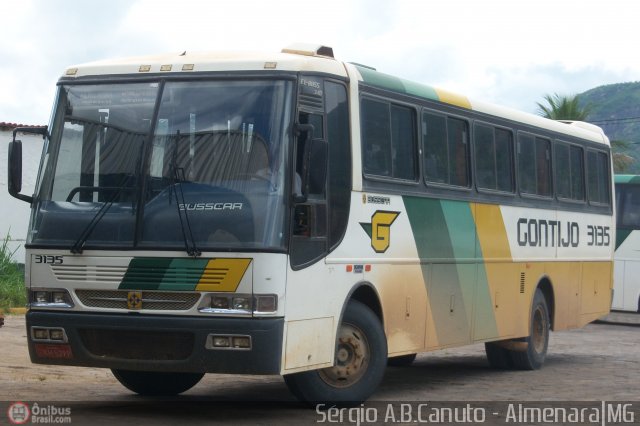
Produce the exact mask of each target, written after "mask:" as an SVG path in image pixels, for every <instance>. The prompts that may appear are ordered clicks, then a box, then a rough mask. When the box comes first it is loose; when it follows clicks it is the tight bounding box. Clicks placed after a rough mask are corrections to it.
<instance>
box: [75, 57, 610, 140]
mask: <svg viewBox="0 0 640 426" xmlns="http://www.w3.org/2000/svg"><path fill="white" fill-rule="evenodd" d="M265 70H267V71H293V72H317V73H326V74H332V75H336V76H338V77H342V78H347V77H348V76H349V75H355V76H357V78H358V80H359V81H362V82H364V83H365V84H368V85H371V86H374V87H378V88H381V89H384V90H389V91H393V92H396V93H402V94H406V95H409V96H415V97H419V98H423V99H430V100H434V101H439V102H444V103H447V104H450V105H454V106H457V107H460V108H464V109H470V110H473V111H477V112H480V113H484V114H488V115H491V116H496V117H501V118H504V119H507V120H513V121H517V122H520V123H524V124H527V125H530V126H533V127H539V128H544V129H548V130H551V131H555V132H559V133H563V134H566V135H569V136H575V137H579V138H583V139H588V140H591V141H594V142H599V143H603V144H606V145H609V140H608V138H607V137H606V135H605V134H604V132H603V131H602V129H601V128H600V127H598V126H595V125H592V124H589V123H583V122H561V121H554V120H548V119H546V118H543V117H540V116H538V115H534V114H529V113H525V112H521V111H517V110H514V109H510V108H505V107H501V106H497V105H493V104H489V103H485V102H478V101H475V100H474V101H472V100H470V99H468V98H467V97H465V96H461V95H457V94H454V93H452V92H448V91H446V90H442V89H438V88H434V87H431V86H428V85H424V84H421V83H416V82H412V81H409V80H404V79H401V78H398V77H394V76H391V75H387V74H384V73H381V72H378V71H376V70H375V69H373V68H369V67H366V66H363V65H359V64H352V63H343V62H340V61H337V60H336V59H335V58H334V57H333V51H332V49H331V48H328V47H325V46H317V45H307V44H294V45H292V46H289V47H287V48H285V49H283V50H282V52H279V53H273V54H269V53H264V52H262V53H255V52H213V53H212V52H193V53H192V52H181V53H174V54H164V55H155V56H140V57H130V58H120V59H111V60H104V61H97V62H91V63H86V64H82V65H75V66H72V67H70V68H68V69H67V70H66V72H65V74H64V75H63V76H62V78H63V79H65V80H67V81H68V80H69V79H73V78H80V77H87V76H99V75H145V74H146V75H148V74H154V75H157V74H171V75H176V74H184V73H195V72H225V71H265Z"/></svg>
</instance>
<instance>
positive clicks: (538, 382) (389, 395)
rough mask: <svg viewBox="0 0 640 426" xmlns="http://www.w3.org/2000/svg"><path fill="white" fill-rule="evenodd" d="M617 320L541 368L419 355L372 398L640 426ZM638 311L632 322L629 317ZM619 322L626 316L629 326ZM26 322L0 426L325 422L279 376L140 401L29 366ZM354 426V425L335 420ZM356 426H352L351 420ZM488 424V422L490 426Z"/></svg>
mask: <svg viewBox="0 0 640 426" xmlns="http://www.w3.org/2000/svg"><path fill="white" fill-rule="evenodd" d="M630 315H632V316H631V317H629V316H628V315H623V316H622V317H621V318H622V320H620V319H619V318H618V320H617V321H616V324H611V323H610V324H606V323H605V324H603V323H600V324H590V325H588V326H586V327H585V328H583V329H579V330H572V331H564V332H558V333H552V337H551V342H550V345H549V354H548V357H547V361H546V363H545V366H544V367H543V368H542V369H541V370H537V371H495V370H491V369H490V368H489V367H488V363H487V361H486V357H485V354H484V346H483V345H481V344H480V345H471V346H467V347H463V348H457V349H447V350H441V351H437V352H432V353H426V354H420V355H419V356H418V358H417V360H416V361H415V362H414V364H413V365H412V366H410V367H404V368H398V367H395V368H388V369H387V373H386V375H385V379H384V381H383V383H382V385H381V386H380V388H379V389H378V390H377V391H376V393H374V395H373V397H372V398H371V400H370V402H369V403H367V404H370V403H371V404H375V403H392V404H400V403H401V402H402V401H405V402H406V401H418V402H420V401H423V402H424V401H429V403H435V402H437V401H465V402H468V401H519V400H525V401H550V402H551V401H596V402H597V403H598V404H599V401H634V407H635V408H634V409H636V410H637V412H638V414H637V419H635V421H637V422H636V423H635V424H640V380H638V378H639V377H640V327H638V325H637V324H636V325H635V326H634V325H624V323H628V322H631V323H634V322H635V323H640V314H630ZM633 315H637V316H633ZM625 318H632V321H627V319H625ZM26 341H27V340H26V330H25V320H24V316H20V315H17V316H16V315H8V316H6V318H5V326H4V327H2V328H0V425H2V424H6V416H5V414H4V413H3V411H4V412H7V408H6V407H7V406H8V405H9V404H10V403H11V401H28V403H31V404H33V402H38V403H39V404H40V405H42V404H45V403H46V402H47V401H65V402H66V403H67V404H72V405H73V404H75V405H73V416H72V417H73V418H72V423H73V424H91V425H95V424H113V423H115V422H127V423H130V422H131V421H132V420H135V422H136V423H137V424H142V425H151V424H154V425H155V424H176V423H184V422H185V420H186V419H188V420H189V423H190V424H227V423H234V424H269V425H270V424H274V425H275V424H278V425H281V424H285V425H299V424H315V423H318V422H321V420H326V417H322V415H319V414H318V413H317V412H316V411H315V410H313V409H311V410H310V409H309V408H307V407H305V406H303V405H301V404H299V403H297V402H296V401H295V400H294V398H293V397H292V396H291V395H290V393H289V391H288V389H287V387H286V386H285V384H284V381H283V379H282V378H281V377H280V376H235V375H214V374H209V375H206V376H205V377H204V379H203V380H202V381H201V382H200V383H199V384H198V385H197V386H195V387H194V388H193V389H191V390H189V391H188V392H186V393H184V394H183V395H181V396H179V397H176V398H174V399H171V400H169V401H167V400H165V399H157V398H156V399H154V398H143V397H140V396H137V395H134V394H133V393H131V392H130V391H128V390H127V389H125V388H124V387H122V386H121V385H120V384H119V383H118V382H117V381H116V380H115V378H114V377H113V376H112V375H111V373H110V371H109V370H105V369H92V368H81V367H61V366H47V365H35V364H32V363H31V362H30V360H29V354H28V351H27V345H26ZM343 423H353V422H347V421H345V422H343ZM374 423H375V424H384V423H383V422H382V421H381V418H378V419H377V421H376V422H373V423H367V422H360V424H374ZM353 424H356V423H353ZM488 424H493V423H488Z"/></svg>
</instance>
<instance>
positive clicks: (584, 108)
mask: <svg viewBox="0 0 640 426" xmlns="http://www.w3.org/2000/svg"><path fill="white" fill-rule="evenodd" d="M544 100H545V101H546V103H547V104H546V105H544V104H541V103H540V102H537V104H538V114H539V115H541V116H543V117H546V118H550V119H552V120H562V121H587V117H588V116H589V113H590V112H591V105H580V103H579V102H578V96H576V95H569V96H563V95H559V94H557V93H554V94H553V95H545V96H544ZM628 147H629V144H628V143H627V142H625V141H620V140H613V141H611V149H612V150H613V151H614V152H613V168H614V171H615V172H616V173H624V172H626V171H627V170H628V169H629V167H630V166H631V164H632V163H633V162H634V159H633V157H631V156H630V155H627V154H625V153H624V152H623V151H626V149H627V148H628Z"/></svg>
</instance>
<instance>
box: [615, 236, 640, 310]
mask: <svg viewBox="0 0 640 426" xmlns="http://www.w3.org/2000/svg"><path fill="white" fill-rule="evenodd" d="M620 234H622V235H620ZM625 236H626V238H624V237H625ZM618 237H619V238H618V239H619V240H620V245H619V246H618V248H617V250H616V254H615V268H614V275H615V276H614V291H613V302H612V305H611V308H612V309H619V310H624V311H631V312H637V311H638V308H639V307H640V305H639V304H640V279H638V277H639V276H640V231H630V232H629V231H627V232H626V233H622V232H619V235H618Z"/></svg>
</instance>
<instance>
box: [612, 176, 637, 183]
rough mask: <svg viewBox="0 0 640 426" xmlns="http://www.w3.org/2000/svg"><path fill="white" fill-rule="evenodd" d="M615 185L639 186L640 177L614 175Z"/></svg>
mask: <svg viewBox="0 0 640 426" xmlns="http://www.w3.org/2000/svg"><path fill="white" fill-rule="evenodd" d="M614 181H615V183H622V184H625V183H636V184H640V176H639V175H615V177H614Z"/></svg>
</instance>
